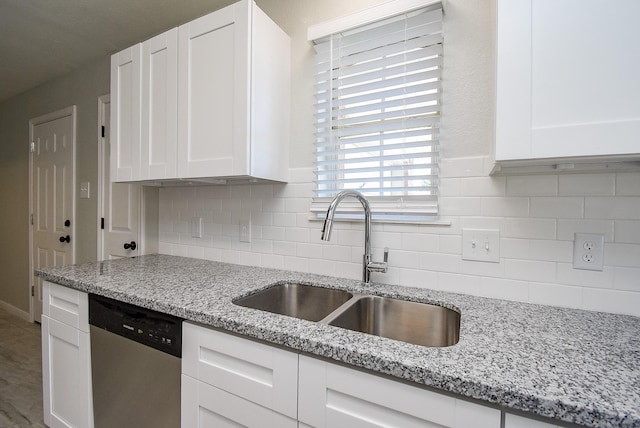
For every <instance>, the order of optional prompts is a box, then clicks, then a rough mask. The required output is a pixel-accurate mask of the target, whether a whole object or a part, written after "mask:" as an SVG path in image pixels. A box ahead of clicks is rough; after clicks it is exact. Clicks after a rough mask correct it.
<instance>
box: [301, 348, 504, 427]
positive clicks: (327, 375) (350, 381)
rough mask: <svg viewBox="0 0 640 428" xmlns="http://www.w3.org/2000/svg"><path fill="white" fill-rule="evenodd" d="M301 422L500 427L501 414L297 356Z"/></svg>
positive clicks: (476, 405)
mask: <svg viewBox="0 0 640 428" xmlns="http://www.w3.org/2000/svg"><path fill="white" fill-rule="evenodd" d="M299 367H300V369H299V382H300V385H299V409H298V412H299V413H298V418H299V420H300V421H301V422H303V423H306V424H309V425H311V426H315V427H334V426H350V427H378V426H389V427H403V428H404V427H455V428H465V427H468V426H474V427H478V428H498V427H499V426H500V411H499V410H498V409H493V408H490V407H486V406H481V405H478V404H473V403H470V402H465V401H463V400H459V399H455V398H453V397H450V396H446V395H443V394H438V393H435V392H431V391H427V390H424V389H421V388H416V387H413V386H410V385H406V384H403V383H400V382H396V381H393V380H390V379H385V378H382V377H379V376H375V375H371V374H367V373H363V372H360V371H357V370H353V369H349V368H346V367H341V366H338V365H335V364H331V363H327V362H324V361H320V360H316V359H313V358H309V357H305V356H300V358H299Z"/></svg>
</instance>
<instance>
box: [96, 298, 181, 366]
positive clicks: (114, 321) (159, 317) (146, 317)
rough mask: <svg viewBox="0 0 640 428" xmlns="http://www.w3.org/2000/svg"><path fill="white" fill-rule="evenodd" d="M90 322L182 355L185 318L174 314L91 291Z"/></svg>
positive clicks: (154, 346)
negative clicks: (183, 319) (183, 322)
mask: <svg viewBox="0 0 640 428" xmlns="http://www.w3.org/2000/svg"><path fill="white" fill-rule="evenodd" d="M89 324H91V325H93V326H95V327H98V328H101V329H103V330H106V331H108V332H110V333H114V334H117V335H119V336H122V337H126V338H128V339H131V340H133V341H135V342H138V343H142V344H144V345H147V346H150V347H152V348H154V349H157V350H159V351H163V352H166V353H168V354H171V355H174V356H176V357H181V356H182V319H180V318H178V317H175V316H173V315H168V314H164V313H162V312H157V311H154V310H151V309H146V308H142V307H140V306H136V305H132V304H130V303H125V302H120V301H118V300H114V299H110V298H108V297H103V296H98V295H95V294H90V295H89Z"/></svg>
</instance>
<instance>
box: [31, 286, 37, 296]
mask: <svg viewBox="0 0 640 428" xmlns="http://www.w3.org/2000/svg"><path fill="white" fill-rule="evenodd" d="M35 295H36V288H35V287H34V286H33V285H32V286H31V297H33V296H35Z"/></svg>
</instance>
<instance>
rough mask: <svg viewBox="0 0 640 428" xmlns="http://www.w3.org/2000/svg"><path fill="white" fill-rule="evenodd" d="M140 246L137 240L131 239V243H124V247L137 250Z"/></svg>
mask: <svg viewBox="0 0 640 428" xmlns="http://www.w3.org/2000/svg"><path fill="white" fill-rule="evenodd" d="M137 247H138V246H137V245H136V241H131V243H129V242H125V243H124V249H125V250H132V251H133V250H135V249H136V248H137Z"/></svg>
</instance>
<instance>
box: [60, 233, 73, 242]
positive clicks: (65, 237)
mask: <svg viewBox="0 0 640 428" xmlns="http://www.w3.org/2000/svg"><path fill="white" fill-rule="evenodd" d="M60 242H66V243H67V244H68V243H69V242H71V237H70V236H69V235H67V236H61V237H60Z"/></svg>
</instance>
